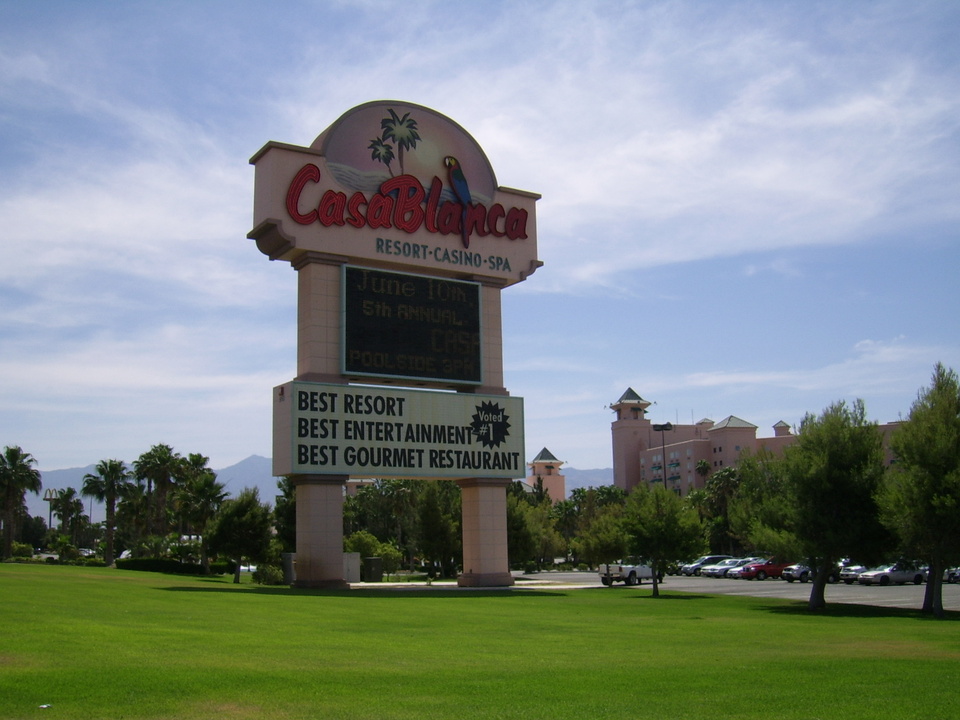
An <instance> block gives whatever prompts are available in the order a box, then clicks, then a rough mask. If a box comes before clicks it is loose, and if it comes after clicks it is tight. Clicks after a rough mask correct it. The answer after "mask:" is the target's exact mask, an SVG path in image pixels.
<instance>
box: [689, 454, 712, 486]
mask: <svg viewBox="0 0 960 720" xmlns="http://www.w3.org/2000/svg"><path fill="white" fill-rule="evenodd" d="M693 469H694V470H695V471H696V473H697V475H699V476H700V484H701V485H703V483H704V482H705V481H706V479H707V475H709V474H710V463H708V462H707V461H706V460H697V464H696V466H695V467H694V468H693Z"/></svg>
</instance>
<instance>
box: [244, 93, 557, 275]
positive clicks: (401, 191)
mask: <svg viewBox="0 0 960 720" xmlns="http://www.w3.org/2000/svg"><path fill="white" fill-rule="evenodd" d="M251 163H252V164H253V165H254V166H255V167H256V188H255V192H254V227H253V230H251V231H250V233H249V234H248V237H250V238H252V239H254V240H256V241H257V246H258V248H259V249H260V250H261V252H263V253H264V254H266V255H268V256H269V257H270V258H271V259H282V260H287V261H290V262H292V263H296V262H298V259H299V258H300V257H301V256H303V255H304V254H306V253H322V254H325V255H328V256H341V257H343V258H345V260H346V261H347V262H355V263H356V262H359V263H363V264H366V265H370V266H374V267H384V268H391V267H392V268H399V269H404V270H409V271H416V272H427V273H428V274H434V275H439V276H447V277H469V278H473V279H478V280H486V281H488V282H492V283H494V284H496V285H500V286H505V285H511V284H513V283H516V282H520V281H521V280H524V279H525V278H526V277H527V276H529V275H530V274H531V273H533V272H534V271H535V270H536V269H537V268H538V267H539V266H540V265H541V264H542V263H541V262H540V261H539V260H538V259H537V236H536V233H537V229H536V206H535V204H536V201H537V200H538V199H539V197H540V196H539V195H538V194H536V193H530V192H525V191H521V190H515V189H511V188H506V187H501V186H500V185H498V183H497V179H496V174H495V173H494V171H493V168H492V166H491V164H490V161H489V160H488V159H487V156H486V154H485V153H484V151H483V149H482V148H481V147H480V145H479V144H478V143H477V141H476V140H474V138H473V137H472V136H471V135H470V134H469V133H468V132H467V131H466V130H464V128H463V127H461V126H460V125H459V124H458V123H456V122H454V121H453V120H451V119H450V118H448V117H446V116H445V115H442V114H441V113H438V112H436V111H435V110H431V109H430V108H427V107H423V106H421V105H416V104H413V103H408V102H402V101H390V100H378V101H374V102H369V103H365V104H363V105H359V106H357V107H355V108H353V109H351V110H348V111H347V112H345V113H344V114H343V115H341V116H340V118H338V119H337V120H336V121H335V122H334V123H333V124H332V125H331V126H330V127H328V128H327V129H326V130H324V131H323V132H322V133H320V135H319V136H317V138H316V139H315V140H314V141H313V143H311V145H310V146H309V147H298V146H293V145H288V144H283V143H276V142H269V143H267V144H266V145H265V146H264V147H263V148H261V150H260V151H258V152H257V153H256V154H255V155H254V156H253V158H251Z"/></svg>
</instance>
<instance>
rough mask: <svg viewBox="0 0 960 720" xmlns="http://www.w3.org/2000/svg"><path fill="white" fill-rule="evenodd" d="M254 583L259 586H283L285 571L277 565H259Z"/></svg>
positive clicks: (255, 571) (254, 572)
mask: <svg viewBox="0 0 960 720" xmlns="http://www.w3.org/2000/svg"><path fill="white" fill-rule="evenodd" d="M253 581H254V582H255V583H257V584H258V585H283V584H284V582H283V570H282V569H281V568H280V567H278V566H277V565H266V564H261V565H257V569H256V570H254V571H253Z"/></svg>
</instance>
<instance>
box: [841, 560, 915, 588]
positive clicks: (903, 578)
mask: <svg viewBox="0 0 960 720" xmlns="http://www.w3.org/2000/svg"><path fill="white" fill-rule="evenodd" d="M857 582H859V583H860V584H861V585H889V584H890V583H896V584H897V585H903V584H904V583H908V582H912V583H913V584H914V585H919V584H920V583H922V582H923V570H921V569H919V568H917V567H916V566H915V565H911V564H909V563H894V564H893V565H881V566H879V567H875V568H871V569H870V570H864V571H863V572H862V573H860V577H858V578H857Z"/></svg>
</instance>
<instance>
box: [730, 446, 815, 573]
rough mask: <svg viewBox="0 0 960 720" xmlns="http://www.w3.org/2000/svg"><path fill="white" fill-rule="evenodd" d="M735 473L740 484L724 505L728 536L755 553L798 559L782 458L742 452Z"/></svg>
mask: <svg viewBox="0 0 960 720" xmlns="http://www.w3.org/2000/svg"><path fill="white" fill-rule="evenodd" d="M737 472H738V474H739V476H740V485H739V487H738V488H737V492H736V494H735V495H734V496H733V497H732V498H730V502H729V504H728V506H727V514H728V520H729V525H730V533H731V535H732V536H733V537H735V538H737V540H738V541H739V542H740V543H741V545H743V546H744V547H748V548H751V549H752V550H753V551H755V552H763V553H766V554H773V555H775V556H777V557H778V558H799V557H801V556H802V552H801V548H800V545H799V542H798V540H797V537H796V534H795V533H794V532H793V526H792V520H791V510H790V503H789V501H788V500H787V494H786V490H785V488H784V478H783V476H784V473H783V462H782V459H781V458H780V457H779V456H775V455H773V454H772V453H770V452H769V451H767V450H761V451H760V452H759V453H757V454H755V455H754V454H751V453H746V452H745V453H744V454H743V455H741V456H740V460H739V462H738V463H737Z"/></svg>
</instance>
